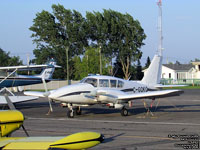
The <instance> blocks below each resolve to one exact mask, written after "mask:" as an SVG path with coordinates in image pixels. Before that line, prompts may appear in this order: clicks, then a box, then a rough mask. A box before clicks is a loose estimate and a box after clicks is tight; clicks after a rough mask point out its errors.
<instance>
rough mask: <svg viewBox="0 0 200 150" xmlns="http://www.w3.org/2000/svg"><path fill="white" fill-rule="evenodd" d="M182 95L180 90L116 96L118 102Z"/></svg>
mask: <svg viewBox="0 0 200 150" xmlns="http://www.w3.org/2000/svg"><path fill="white" fill-rule="evenodd" d="M181 93H183V91H182V90H161V91H149V92H143V93H134V94H123V95H118V96H117V99H118V100H134V99H143V98H150V99H151V98H163V97H170V96H176V95H180V94H181Z"/></svg>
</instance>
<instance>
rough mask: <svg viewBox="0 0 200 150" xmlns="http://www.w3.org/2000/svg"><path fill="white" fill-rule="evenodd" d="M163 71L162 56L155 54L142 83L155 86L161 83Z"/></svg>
mask: <svg viewBox="0 0 200 150" xmlns="http://www.w3.org/2000/svg"><path fill="white" fill-rule="evenodd" d="M161 71H162V56H161V55H155V56H154V58H153V60H152V62H151V64H150V66H149V68H148V69H147V71H146V72H145V74H144V77H143V79H142V83H144V84H147V85H149V86H153V85H156V84H159V83H160V79H161Z"/></svg>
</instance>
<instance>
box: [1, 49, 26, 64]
mask: <svg viewBox="0 0 200 150" xmlns="http://www.w3.org/2000/svg"><path fill="white" fill-rule="evenodd" d="M9 55H10V52H7V53H6V52H5V51H4V50H3V49H1V48H0V66H17V65H22V61H21V60H20V58H19V57H18V56H13V57H11V56H9Z"/></svg>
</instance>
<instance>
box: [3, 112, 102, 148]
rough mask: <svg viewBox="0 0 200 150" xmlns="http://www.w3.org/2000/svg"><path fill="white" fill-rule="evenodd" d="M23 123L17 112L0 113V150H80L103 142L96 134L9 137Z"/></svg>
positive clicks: (21, 116) (98, 134) (19, 113)
mask: <svg viewBox="0 0 200 150" xmlns="http://www.w3.org/2000/svg"><path fill="white" fill-rule="evenodd" d="M23 121H24V116H23V114H22V113H21V112H19V111H17V110H5V111H0V149H1V150H36V149H37V150H48V149H52V150H53V149H69V150H74V149H76V150H78V149H81V150H82V149H87V148H90V147H93V146H96V145H98V144H99V143H101V142H102V141H103V140H104V136H103V135H102V134H100V133H97V132H78V133H75V134H71V135H69V136H66V137H10V135H11V133H12V132H14V131H16V130H17V129H19V128H20V127H21V126H22V125H23ZM22 127H23V126H22ZM23 129H24V127H23Z"/></svg>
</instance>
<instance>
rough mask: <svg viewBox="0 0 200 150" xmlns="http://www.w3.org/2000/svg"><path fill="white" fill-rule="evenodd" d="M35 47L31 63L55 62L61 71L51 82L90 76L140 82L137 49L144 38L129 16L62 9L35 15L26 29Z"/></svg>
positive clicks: (56, 7) (139, 52)
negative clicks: (115, 77)
mask: <svg viewBox="0 0 200 150" xmlns="http://www.w3.org/2000/svg"><path fill="white" fill-rule="evenodd" d="M29 29H30V30H31V31H32V35H31V37H32V38H33V42H34V43H35V44H36V48H35V49H34V50H33V53H34V55H35V59H33V60H32V62H33V63H36V64H42V63H45V62H46V61H47V60H48V59H50V58H54V59H55V60H56V61H57V64H58V65H60V66H62V69H57V70H56V72H55V73H54V78H62V79H74V80H80V79H82V78H83V77H85V76H87V75H88V74H89V73H91V74H102V75H115V76H117V77H121V78H125V79H129V78H131V79H141V78H142V73H141V71H142V67H141V64H140V59H141V56H142V52H141V50H140V48H141V47H142V46H143V45H144V43H143V41H144V39H145V38H146V35H145V33H144V30H143V28H142V27H141V25H140V22H139V21H138V20H136V19H134V18H133V17H132V16H131V15H130V14H128V13H125V14H122V13H120V12H117V11H114V10H111V9H109V10H106V9H104V10H103V11H102V12H98V11H97V12H96V11H93V12H86V15H85V16H83V15H82V14H81V13H80V12H78V11H76V10H70V9H65V8H64V6H63V5H60V4H58V5H52V12H48V11H46V10H43V11H41V12H39V13H37V14H36V17H35V18H34V20H33V25H32V26H31V27H30V28H29Z"/></svg>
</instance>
